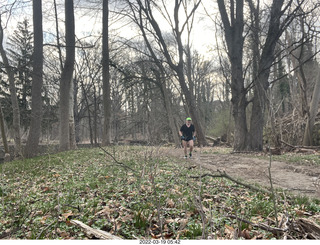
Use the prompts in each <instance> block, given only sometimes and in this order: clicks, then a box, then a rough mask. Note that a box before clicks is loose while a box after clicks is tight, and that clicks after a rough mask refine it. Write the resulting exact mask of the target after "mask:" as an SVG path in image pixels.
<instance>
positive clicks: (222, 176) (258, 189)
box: [190, 170, 272, 194]
mask: <svg viewBox="0 0 320 245" xmlns="http://www.w3.org/2000/svg"><path fill="white" fill-rule="evenodd" d="M217 171H218V172H219V174H209V173H207V174H203V175H201V176H190V178H193V179H198V178H204V177H207V176H209V177H212V178H226V179H229V180H231V181H233V182H235V183H236V184H238V185H242V186H244V187H246V188H249V189H251V190H254V191H258V192H260V191H262V192H265V193H268V194H272V193H271V192H270V191H268V190H266V189H263V188H258V187H254V186H252V185H248V184H246V183H243V182H241V181H239V180H236V179H234V178H233V177H231V176H230V175H228V174H227V173H226V172H225V171H223V172H221V171H220V170H217Z"/></svg>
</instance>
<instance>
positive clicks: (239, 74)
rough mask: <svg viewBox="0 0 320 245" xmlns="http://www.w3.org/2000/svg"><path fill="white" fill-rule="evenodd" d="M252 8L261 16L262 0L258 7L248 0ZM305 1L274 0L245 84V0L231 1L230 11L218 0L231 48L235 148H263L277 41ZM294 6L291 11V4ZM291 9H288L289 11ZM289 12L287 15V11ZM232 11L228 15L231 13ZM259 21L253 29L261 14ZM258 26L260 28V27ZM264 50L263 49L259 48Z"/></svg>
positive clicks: (254, 43)
mask: <svg viewBox="0 0 320 245" xmlns="http://www.w3.org/2000/svg"><path fill="white" fill-rule="evenodd" d="M248 2H249V6H250V9H251V11H255V13H253V14H254V15H255V16H256V17H258V14H257V13H258V11H259V9H258V8H259V1H258V4H257V6H256V7H255V6H254V4H253V2H252V1H249V0H248ZM303 2H304V1H300V2H299V3H298V5H297V6H293V4H292V1H288V2H287V3H286V4H284V0H274V1H273V2H272V5H271V8H270V12H269V13H270V17H269V19H268V30H267V33H266V36H265V38H264V41H263V42H261V41H260V39H259V40H257V36H255V35H254V37H253V40H254V42H253V45H257V46H254V49H253V50H254V52H255V55H256V56H257V55H258V57H255V60H254V72H253V74H254V75H255V77H253V79H252V82H251V83H250V84H249V86H247V87H245V84H244V70H243V49H244V23H245V22H244V12H243V9H244V1H242V0H239V1H234V0H230V1H229V7H230V9H229V11H227V8H226V5H225V1H224V0H218V6H219V11H220V15H221V20H222V22H223V27H224V30H225V40H226V43H227V48H228V56H229V60H230V63H231V92H232V99H231V102H232V105H233V117H234V121H235V133H234V138H235V140H234V150H236V151H243V150H250V151H261V150H262V148H263V127H264V112H265V109H266V106H267V90H268V88H269V81H268V79H269V75H270V69H271V67H272V65H273V62H274V60H275V47H276V44H277V42H278V40H279V38H280V36H281V35H282V33H283V32H284V30H285V29H286V28H287V26H288V24H289V23H291V22H292V20H293V19H294V18H295V17H296V14H297V11H298V10H299V8H300V7H301V5H302V4H303ZM292 6H293V9H292V10H291V11H290V12H289V10H290V7H292ZM286 11H288V13H286ZM285 13H286V16H285V17H284V14H285ZM228 14H229V16H228ZM253 20H254V21H257V23H256V24H253V27H254V29H253V31H259V29H260V28H259V26H260V25H259V21H260V20H259V18H253ZM257 28H258V29H257ZM259 50H261V53H260V52H259ZM251 89H252V90H253V98H252V99H251V101H250V102H252V114H251V119H250V127H249V128H248V124H247V116H246V108H247V105H248V104H249V101H247V92H248V91H250V90H251Z"/></svg>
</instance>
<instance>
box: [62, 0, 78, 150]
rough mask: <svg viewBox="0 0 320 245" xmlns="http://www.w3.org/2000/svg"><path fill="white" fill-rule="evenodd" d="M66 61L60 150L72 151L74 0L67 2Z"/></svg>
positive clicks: (63, 73) (63, 72) (66, 0)
mask: <svg viewBox="0 0 320 245" xmlns="http://www.w3.org/2000/svg"><path fill="white" fill-rule="evenodd" d="M65 28H66V59H65V63H64V67H63V70H62V73H61V81H60V150H61V151H65V150H69V149H70V130H69V117H70V113H69V105H70V102H69V100H70V90H71V83H72V76H73V69H74V60H75V27H74V9H73V0H65Z"/></svg>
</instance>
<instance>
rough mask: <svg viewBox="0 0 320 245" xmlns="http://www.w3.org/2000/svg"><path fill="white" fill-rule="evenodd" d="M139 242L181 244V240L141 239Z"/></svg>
mask: <svg viewBox="0 0 320 245" xmlns="http://www.w3.org/2000/svg"><path fill="white" fill-rule="evenodd" d="M139 244H172V245H175V244H181V241H180V240H153V239H152V240H151V239H150V240H148V239H147V240H139Z"/></svg>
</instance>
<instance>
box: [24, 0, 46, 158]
mask: <svg viewBox="0 0 320 245" xmlns="http://www.w3.org/2000/svg"><path fill="white" fill-rule="evenodd" d="M41 2H42V1H41V0H33V32H34V52H33V75H32V101H31V108H32V111H31V123H30V131H29V135H28V140H27V145H26V150H25V155H26V157H33V156H35V155H36V154H37V153H38V146H39V140H40V135H41V121H42V105H43V102H42V96H41V92H42V84H43V76H42V74H43V71H42V70H43V33H42V4H41Z"/></svg>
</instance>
